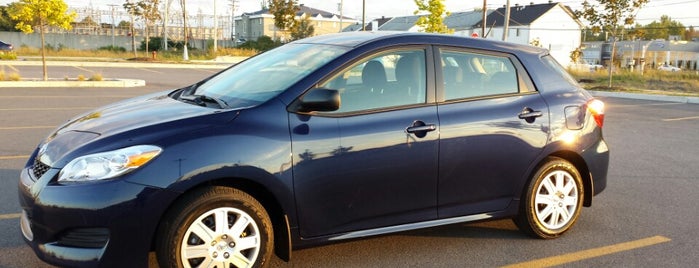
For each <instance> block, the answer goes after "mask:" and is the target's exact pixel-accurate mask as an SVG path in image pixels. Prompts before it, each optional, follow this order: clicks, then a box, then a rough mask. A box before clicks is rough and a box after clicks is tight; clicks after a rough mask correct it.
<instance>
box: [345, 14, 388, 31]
mask: <svg viewBox="0 0 699 268" xmlns="http://www.w3.org/2000/svg"><path fill="white" fill-rule="evenodd" d="M391 19H393V18H391V17H388V18H386V17H381V18H379V19H374V20H372V21H370V22H368V23H367V24H366V26H365V27H364V30H365V31H378V30H379V28H380V27H381V26H383V25H384V24H386V22H388V21H390V20H391ZM361 30H362V24H361V22H358V23H356V24H352V25H350V26H347V27H345V29H343V30H342V31H343V32H358V31H361Z"/></svg>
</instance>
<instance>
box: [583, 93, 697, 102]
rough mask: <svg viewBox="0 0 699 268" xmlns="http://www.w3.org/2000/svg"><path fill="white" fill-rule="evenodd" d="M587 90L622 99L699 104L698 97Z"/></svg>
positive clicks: (597, 94) (594, 94)
mask: <svg viewBox="0 0 699 268" xmlns="http://www.w3.org/2000/svg"><path fill="white" fill-rule="evenodd" d="M589 92H590V94H592V95H593V96H596V97H612V98H623V99H636V100H650V101H665V102H679V103H691V104H699V97H687V96H670V95H657V94H642V93H628V92H608V91H589Z"/></svg>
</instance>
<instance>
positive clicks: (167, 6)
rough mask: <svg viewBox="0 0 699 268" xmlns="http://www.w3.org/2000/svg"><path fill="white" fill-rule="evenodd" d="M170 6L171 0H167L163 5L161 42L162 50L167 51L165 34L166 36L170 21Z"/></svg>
mask: <svg viewBox="0 0 699 268" xmlns="http://www.w3.org/2000/svg"><path fill="white" fill-rule="evenodd" d="M170 4H172V0H167V2H166V3H165V18H164V19H163V40H162V48H163V49H164V50H165V51H167V38H168V37H167V34H168V25H167V24H168V22H169V21H170Z"/></svg>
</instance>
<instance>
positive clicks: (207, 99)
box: [180, 94, 230, 109]
mask: <svg viewBox="0 0 699 268" xmlns="http://www.w3.org/2000/svg"><path fill="white" fill-rule="evenodd" d="M180 99H181V100H185V101H188V102H191V103H194V104H196V105H199V106H204V107H208V105H206V104H207V103H215V104H216V105H218V107H219V108H221V109H227V108H230V106H229V105H228V103H226V101H224V100H222V99H219V98H216V97H211V96H206V95H195V94H192V95H180Z"/></svg>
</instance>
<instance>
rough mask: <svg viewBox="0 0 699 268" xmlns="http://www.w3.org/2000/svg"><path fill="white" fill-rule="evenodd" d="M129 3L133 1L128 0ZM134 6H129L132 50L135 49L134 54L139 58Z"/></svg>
mask: <svg viewBox="0 0 699 268" xmlns="http://www.w3.org/2000/svg"><path fill="white" fill-rule="evenodd" d="M127 3H129V4H131V1H127ZM133 8H134V6H131V8H129V15H130V17H131V51H133V56H134V57H136V58H138V52H137V51H136V31H135V30H134V25H133V24H134V19H133Z"/></svg>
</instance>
